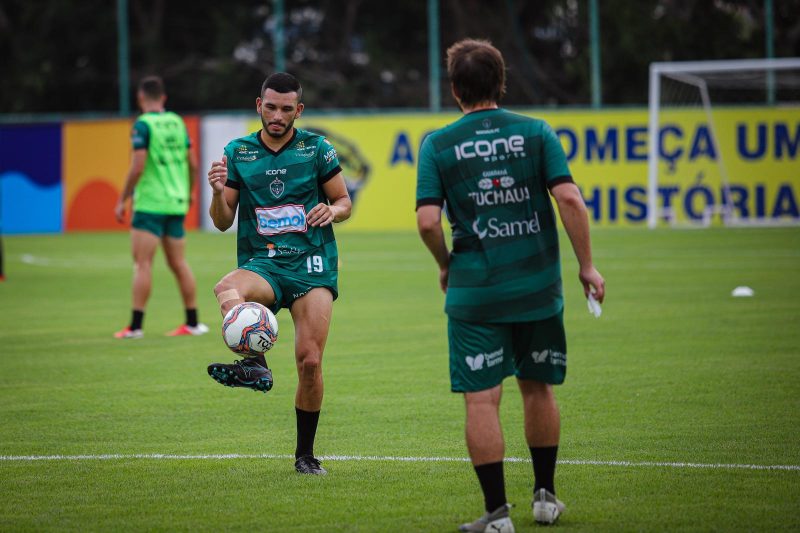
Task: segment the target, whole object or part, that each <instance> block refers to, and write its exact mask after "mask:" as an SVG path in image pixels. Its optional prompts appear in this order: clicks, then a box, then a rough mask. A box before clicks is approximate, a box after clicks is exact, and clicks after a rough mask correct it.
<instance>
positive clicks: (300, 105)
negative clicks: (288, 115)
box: [294, 103, 306, 118]
mask: <svg viewBox="0 0 800 533" xmlns="http://www.w3.org/2000/svg"><path fill="white" fill-rule="evenodd" d="M305 107H306V106H305V105H303V104H302V103H299V104H297V112H296V113H295V114H294V118H300V115H302V114H303V109H304V108H305Z"/></svg>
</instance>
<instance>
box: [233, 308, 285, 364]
mask: <svg viewBox="0 0 800 533" xmlns="http://www.w3.org/2000/svg"><path fill="white" fill-rule="evenodd" d="M222 339H223V340H224V341H225V344H226V345H227V346H228V348H230V349H231V351H233V352H234V353H237V354H239V355H261V354H263V353H265V352H267V351H268V350H269V349H270V348H272V346H273V345H274V344H275V342H276V341H277V340H278V319H276V318H275V315H274V314H272V311H270V310H269V309H267V308H266V307H264V306H263V305H261V304H260V303H256V302H244V303H240V304H239V305H236V306H234V307H233V308H232V309H231V310H230V311H228V314H226V315H225V319H224V320H223V321H222Z"/></svg>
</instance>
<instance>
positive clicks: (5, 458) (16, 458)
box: [0, 453, 800, 472]
mask: <svg viewBox="0 0 800 533" xmlns="http://www.w3.org/2000/svg"><path fill="white" fill-rule="evenodd" d="M319 458H320V459H321V460H324V461H386V462H404V463H462V462H469V458H467V457H397V456H382V455H323V456H320V457H319ZM120 459H121V460H125V459H151V460H158V459H173V460H227V459H294V455H280V454H239V453H226V454H203V455H181V454H167V453H131V454H122V453H111V454H97V455H0V462H25V461H108V460H120ZM505 461H506V462H508V463H527V462H529V461H530V459H529V458H522V457H506V459H505ZM558 464H562V465H586V466H620V467H630V468H637V467H666V468H707V469H717V470H790V471H796V472H800V465H754V464H730V463H683V462H669V461H595V460H591V459H560V460H559V461H558Z"/></svg>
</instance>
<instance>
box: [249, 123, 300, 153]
mask: <svg viewBox="0 0 800 533" xmlns="http://www.w3.org/2000/svg"><path fill="white" fill-rule="evenodd" d="M261 131H262V130H258V133H256V138H257V139H258V144H260V145H261V148H263V149H264V150H266V151H267V152H269V153H270V154H272V155H280V154H281V153H283V151H284V150H286V149H287V148H289V146H291V145H292V143H293V142H294V139H295V137H297V128H294V131H293V132H292V138H291V139H289V140H288V141H286V144H284V145H283V146H281V147H280V149H279V150H278V151H277V152H276V151H275V150H272V149H271V148H270V147H269V146H267V145H266V144H264V140H263V139H261Z"/></svg>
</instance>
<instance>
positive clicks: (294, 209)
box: [255, 204, 308, 235]
mask: <svg viewBox="0 0 800 533" xmlns="http://www.w3.org/2000/svg"><path fill="white" fill-rule="evenodd" d="M255 212H256V229H257V230H258V232H259V233H260V234H261V235H277V234H279V233H290V232H296V233H305V232H306V231H307V230H308V224H307V221H306V208H305V206H303V205H296V204H289V205H281V206H278V207H258V208H256V210H255Z"/></svg>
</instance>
